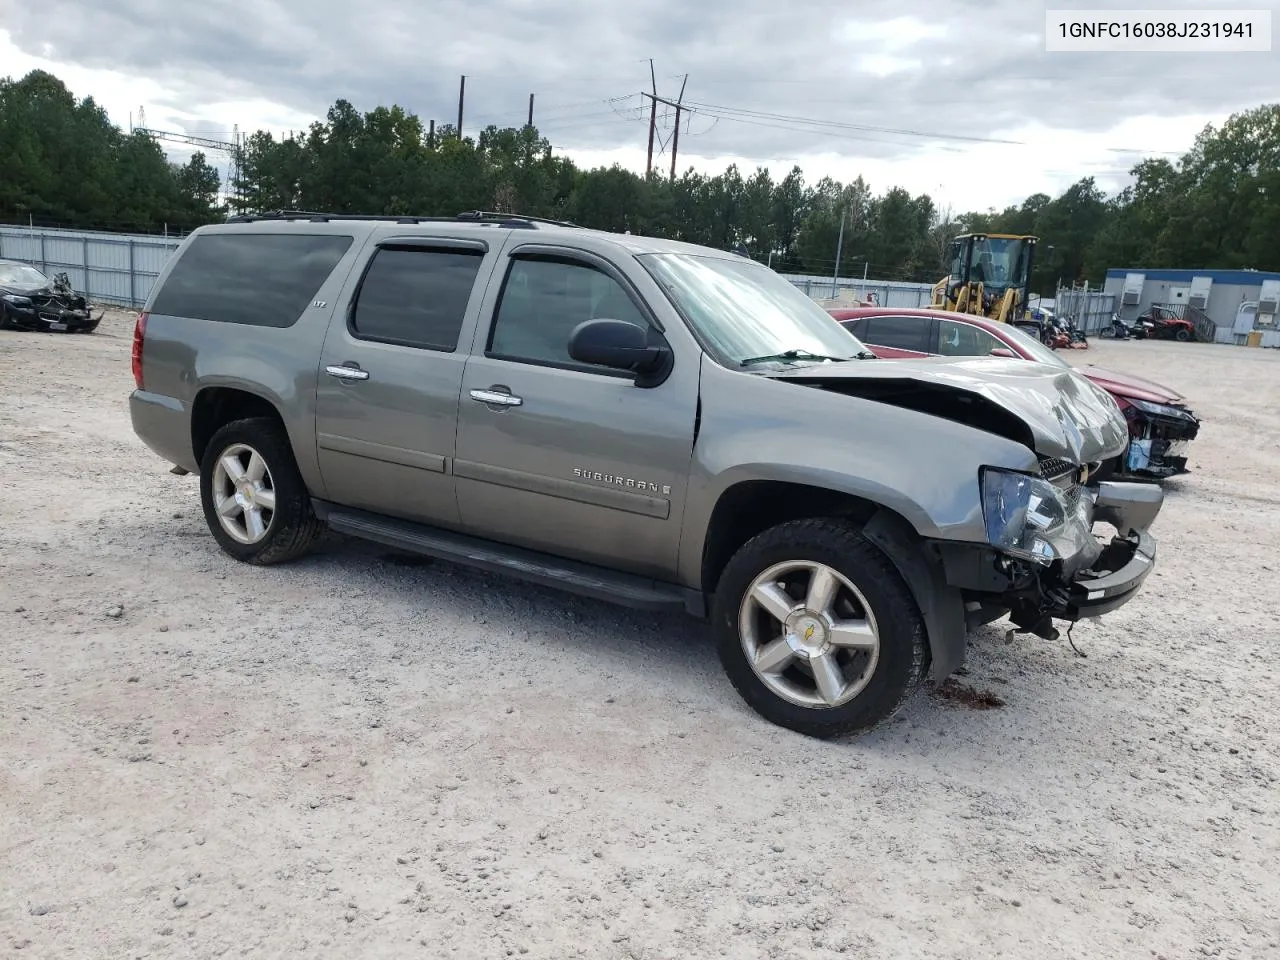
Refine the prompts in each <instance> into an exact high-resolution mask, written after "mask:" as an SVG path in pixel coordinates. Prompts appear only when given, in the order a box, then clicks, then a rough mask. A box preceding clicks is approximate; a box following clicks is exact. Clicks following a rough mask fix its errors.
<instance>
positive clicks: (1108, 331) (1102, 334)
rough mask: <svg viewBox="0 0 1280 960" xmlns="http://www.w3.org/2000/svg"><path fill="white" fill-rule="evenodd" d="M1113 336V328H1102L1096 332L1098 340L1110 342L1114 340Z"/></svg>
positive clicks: (1114, 331)
mask: <svg viewBox="0 0 1280 960" xmlns="http://www.w3.org/2000/svg"><path fill="white" fill-rule="evenodd" d="M1115 335H1116V328H1115V327H1103V328H1102V329H1101V330H1099V331H1098V338H1099V339H1100V340H1112V339H1114V338H1115Z"/></svg>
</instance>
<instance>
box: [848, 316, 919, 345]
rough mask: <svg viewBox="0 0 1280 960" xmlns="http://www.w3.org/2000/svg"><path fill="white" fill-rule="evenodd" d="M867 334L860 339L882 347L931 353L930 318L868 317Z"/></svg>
mask: <svg viewBox="0 0 1280 960" xmlns="http://www.w3.org/2000/svg"><path fill="white" fill-rule="evenodd" d="M866 319H867V332H866V334H865V335H862V336H859V337H858V339H860V340H865V341H866V342H867V343H874V344H878V345H879V346H882V347H894V348H896V349H898V350H915V351H917V352H919V353H930V352H931V349H930V348H931V346H932V345H931V344H930V342H929V340H930V338H929V327H930V323H931V321H930V319H929V318H928V317H867V318H866Z"/></svg>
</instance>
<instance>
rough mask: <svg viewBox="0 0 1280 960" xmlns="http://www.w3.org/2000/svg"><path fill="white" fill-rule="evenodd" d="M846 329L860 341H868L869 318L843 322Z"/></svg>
mask: <svg viewBox="0 0 1280 960" xmlns="http://www.w3.org/2000/svg"><path fill="white" fill-rule="evenodd" d="M843 325H844V328H845V329H846V330H848V331H849V332H850V333H852V334H853V335H854V336H855V337H857V338H858V339H859V340H864V341H865V340H866V339H867V318H866V317H855V318H854V319H852V320H845V321H843Z"/></svg>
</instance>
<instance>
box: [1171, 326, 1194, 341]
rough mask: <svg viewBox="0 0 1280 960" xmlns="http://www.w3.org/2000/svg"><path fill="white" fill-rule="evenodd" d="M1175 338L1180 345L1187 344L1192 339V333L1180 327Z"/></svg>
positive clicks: (1174, 335) (1175, 333)
mask: <svg viewBox="0 0 1280 960" xmlns="http://www.w3.org/2000/svg"><path fill="white" fill-rule="evenodd" d="M1173 338H1174V339H1175V340H1177V341H1178V342H1179V343H1186V342H1187V341H1188V340H1190V339H1191V331H1190V330H1188V329H1187V328H1186V327H1179V328H1178V329H1177V330H1176V331H1175V332H1174V334H1173Z"/></svg>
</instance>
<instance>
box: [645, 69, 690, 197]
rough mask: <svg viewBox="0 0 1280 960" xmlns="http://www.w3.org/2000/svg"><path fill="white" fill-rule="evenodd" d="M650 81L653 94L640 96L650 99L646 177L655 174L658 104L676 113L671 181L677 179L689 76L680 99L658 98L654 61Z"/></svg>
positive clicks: (685, 79)
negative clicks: (654, 150)
mask: <svg viewBox="0 0 1280 960" xmlns="http://www.w3.org/2000/svg"><path fill="white" fill-rule="evenodd" d="M649 80H650V82H651V83H652V85H653V93H642V94H640V96H642V97H648V98H649V156H648V158H647V159H646V161H645V165H644V175H645V177H646V178H648V176H649V174H651V173H653V139H654V136H655V132H656V130H657V126H658V104H660V103H661V104H664V105H665V106H668V107H671V108H673V109H674V110H675V112H676V129H675V133H674V134H673V136H672V140H671V179H672V180H674V179H675V178H676V151H677V150H678V148H679V146H680V114H681V113H683V112H684V109H685V108H684V88H685V86H686V85H687V84H688V83H689V75H688V74H687V73H686V74H685V75H684V82H683V83H681V84H680V99H679V100H668V99H666V98H665V97H660V96H658V81H657V80H656V79H655V78H654V75H653V61H652V60H650V61H649Z"/></svg>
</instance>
